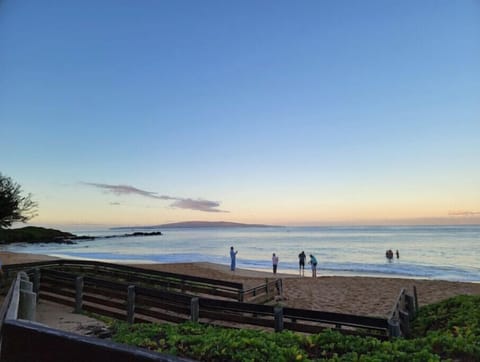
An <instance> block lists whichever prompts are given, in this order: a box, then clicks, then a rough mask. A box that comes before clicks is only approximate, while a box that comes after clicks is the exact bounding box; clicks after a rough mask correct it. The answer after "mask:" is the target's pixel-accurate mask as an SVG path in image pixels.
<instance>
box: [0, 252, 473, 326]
mask: <svg viewBox="0 0 480 362" xmlns="http://www.w3.org/2000/svg"><path fill="white" fill-rule="evenodd" d="M56 259H59V258H56V257H52V256H48V255H42V254H27V253H14V252H5V251H3V252H0V260H1V261H2V263H3V264H5V265H7V264H14V263H27V262H36V261H46V260H56ZM117 264H123V265H125V264H126V265H131V266H135V267H140V268H145V269H152V270H158V271H165V272H171V273H178V274H188V275H196V276H201V277H205V278H212V279H221V280H229V281H237V282H241V283H243V285H244V287H245V289H248V288H251V287H255V286H258V285H259V284H262V283H263V282H264V281H265V279H266V278H268V279H272V278H282V279H283V289H284V293H283V298H282V299H281V300H280V301H277V303H279V304H282V305H284V306H287V307H292V308H300V309H311V310H322V311H326V312H338V313H347V314H355V315H368V316H379V317H385V316H387V315H388V314H389V313H390V311H391V309H392V307H393V303H394V302H395V300H396V298H397V296H398V294H399V292H400V290H401V289H402V288H406V289H407V290H408V291H409V292H412V289H413V286H415V287H416V289H417V295H418V302H419V305H420V306H422V305H426V304H431V303H436V302H439V301H441V300H444V299H447V298H450V297H453V296H456V295H460V294H475V295H480V283H474V282H452V281H442V280H431V279H412V278H391V277H377V276H375V277H371V276H367V277H365V276H324V275H320V276H319V277H318V278H312V277H311V276H310V275H309V273H305V274H306V276H305V277H300V276H298V275H294V274H287V273H277V274H275V275H274V274H273V273H272V272H271V271H270V272H267V271H258V270H250V269H237V270H236V271H235V272H232V271H230V268H229V266H228V265H224V264H215V263H210V262H192V263H165V264H138V263H117Z"/></svg>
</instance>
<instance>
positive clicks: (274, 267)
mask: <svg viewBox="0 0 480 362" xmlns="http://www.w3.org/2000/svg"><path fill="white" fill-rule="evenodd" d="M272 266H273V274H277V266H278V256H276V255H275V253H273V255H272Z"/></svg>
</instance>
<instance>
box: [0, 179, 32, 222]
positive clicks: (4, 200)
mask: <svg viewBox="0 0 480 362" xmlns="http://www.w3.org/2000/svg"><path fill="white" fill-rule="evenodd" d="M22 194H23V192H22V188H21V186H20V185H19V184H18V183H16V182H15V181H13V180H12V179H11V178H10V177H7V176H4V175H2V174H1V173H0V228H6V227H10V226H12V223H14V222H27V221H28V220H30V219H31V218H33V217H34V216H36V215H37V214H36V211H37V203H36V202H34V201H32V195H31V194H27V195H25V196H24V195H22Z"/></svg>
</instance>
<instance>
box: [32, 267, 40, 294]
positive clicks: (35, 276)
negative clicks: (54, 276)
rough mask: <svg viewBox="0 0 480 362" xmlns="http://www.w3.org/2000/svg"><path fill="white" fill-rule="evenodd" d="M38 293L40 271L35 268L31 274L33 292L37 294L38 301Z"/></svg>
mask: <svg viewBox="0 0 480 362" xmlns="http://www.w3.org/2000/svg"><path fill="white" fill-rule="evenodd" d="M39 291H40V269H39V268H35V270H34V274H33V292H34V293H36V294H37V301H38V292H39Z"/></svg>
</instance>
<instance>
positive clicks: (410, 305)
mask: <svg viewBox="0 0 480 362" xmlns="http://www.w3.org/2000/svg"><path fill="white" fill-rule="evenodd" d="M405 307H406V310H407V312H408V314H409V317H410V320H412V319H413V318H415V314H416V313H415V302H414V297H413V296H411V295H410V294H405Z"/></svg>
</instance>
